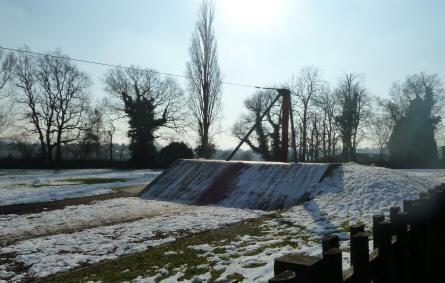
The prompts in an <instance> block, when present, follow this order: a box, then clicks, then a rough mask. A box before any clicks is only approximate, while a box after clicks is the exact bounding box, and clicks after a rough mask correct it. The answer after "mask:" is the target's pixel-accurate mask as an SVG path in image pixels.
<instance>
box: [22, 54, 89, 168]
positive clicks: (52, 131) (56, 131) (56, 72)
mask: <svg viewBox="0 0 445 283" xmlns="http://www.w3.org/2000/svg"><path fill="white" fill-rule="evenodd" d="M50 55H56V56H60V55H61V52H60V51H55V52H53V53H51V54H50ZM50 55H49V56H43V57H34V56H32V55H28V54H24V53H22V54H21V55H20V56H19V58H18V60H17V67H16V72H15V73H16V76H15V77H16V87H17V89H18V90H19V93H18V95H17V98H16V101H17V102H18V103H19V104H20V105H21V106H22V113H23V115H24V118H25V119H26V120H28V121H29V122H30V123H31V125H32V128H33V129H32V130H33V131H34V132H35V133H36V134H37V136H38V138H39V141H40V145H41V154H42V156H43V157H44V158H45V159H47V160H51V159H52V158H53V153H52V152H53V149H54V148H55V149H56V159H57V160H60V159H61V158H62V145H63V144H67V143H70V142H73V141H75V140H77V139H78V137H79V135H80V130H81V126H82V119H83V118H84V114H85V112H86V110H87V109H88V106H89V99H88V95H87V92H86V91H87V89H88V87H89V86H90V84H91V83H90V79H89V77H88V75H87V74H86V73H83V72H81V71H79V70H78V69H77V67H76V66H75V65H73V64H72V63H71V62H70V61H69V60H68V59H63V58H60V57H54V56H50ZM63 57H67V56H66V55H63Z"/></svg>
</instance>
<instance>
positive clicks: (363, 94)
mask: <svg viewBox="0 0 445 283" xmlns="http://www.w3.org/2000/svg"><path fill="white" fill-rule="evenodd" d="M335 94H336V97H337V99H338V103H339V106H340V109H341V110H340V115H339V116H337V119H336V120H337V124H338V126H339V128H340V136H341V139H342V143H343V160H344V161H356V155H355V154H356V149H357V146H358V144H359V142H360V141H362V140H363V138H364V136H363V133H364V132H363V131H362V128H363V127H364V126H365V123H366V122H367V119H368V118H369V114H370V108H369V107H370V98H369V95H368V92H367V90H366V89H365V88H364V87H363V86H362V84H361V82H360V81H359V79H358V77H357V76H356V75H354V74H346V76H345V78H344V79H343V80H342V81H340V83H339V86H338V87H337V89H336V90H335Z"/></svg>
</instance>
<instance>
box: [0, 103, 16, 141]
mask: <svg viewBox="0 0 445 283" xmlns="http://www.w3.org/2000/svg"><path fill="white" fill-rule="evenodd" d="M13 125H14V116H13V112H12V105H11V104H9V103H2V104H0V139H4V138H5V136H7V132H8V130H10V129H11V127H12V126H13Z"/></svg>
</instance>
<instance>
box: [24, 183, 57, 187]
mask: <svg viewBox="0 0 445 283" xmlns="http://www.w3.org/2000/svg"><path fill="white" fill-rule="evenodd" d="M25 185H26V184H25ZM60 186H64V185H63V184H36V185H31V187H32V188H41V187H60Z"/></svg>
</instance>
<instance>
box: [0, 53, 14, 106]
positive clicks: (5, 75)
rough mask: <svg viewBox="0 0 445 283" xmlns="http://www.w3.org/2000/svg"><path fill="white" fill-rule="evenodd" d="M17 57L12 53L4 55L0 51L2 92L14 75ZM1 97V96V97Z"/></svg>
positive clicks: (0, 87)
mask: <svg viewBox="0 0 445 283" xmlns="http://www.w3.org/2000/svg"><path fill="white" fill-rule="evenodd" d="M14 67H15V56H14V54H13V53H12V52H10V53H8V54H6V55H4V54H3V52H2V51H1V50H0V91H1V90H2V89H3V88H4V87H5V86H6V84H7V83H8V82H9V81H10V80H11V79H12V77H13V75H14ZM0 97H1V96H0Z"/></svg>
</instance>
